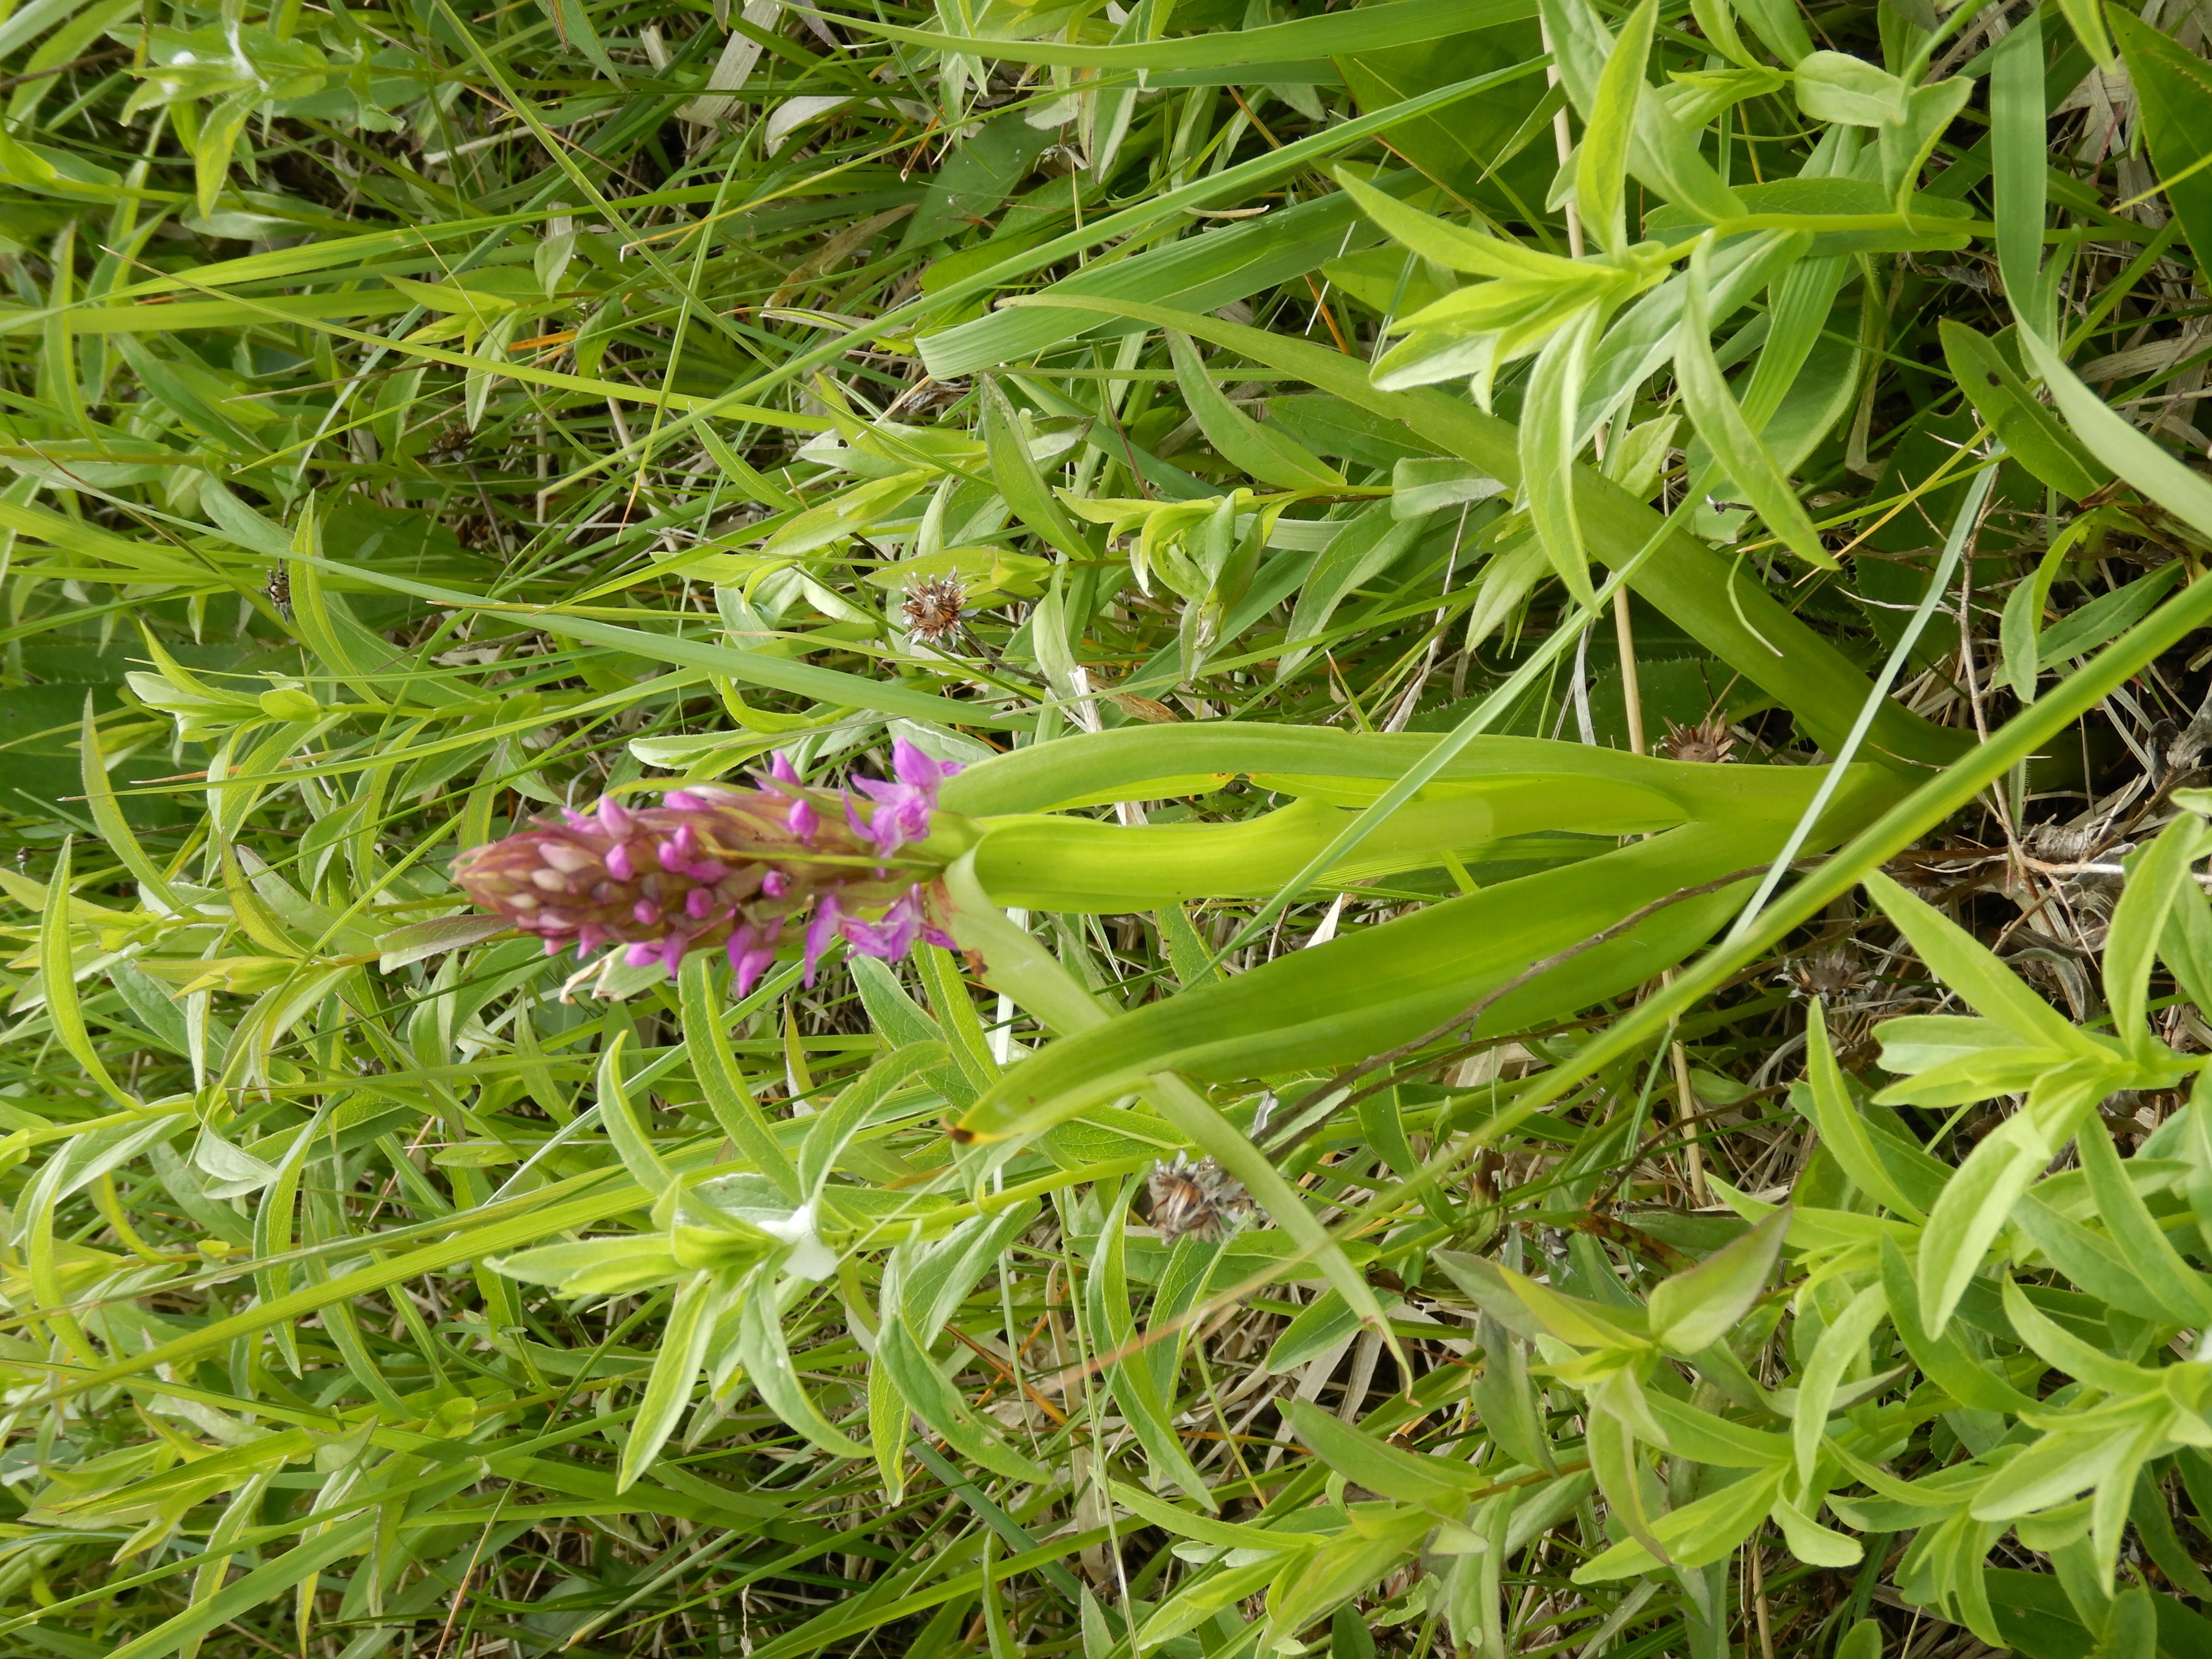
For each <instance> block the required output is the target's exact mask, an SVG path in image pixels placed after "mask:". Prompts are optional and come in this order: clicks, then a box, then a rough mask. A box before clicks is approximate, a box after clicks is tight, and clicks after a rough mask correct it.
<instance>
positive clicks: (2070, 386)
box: [2015, 312, 2212, 535]
mask: <svg viewBox="0 0 2212 1659" xmlns="http://www.w3.org/2000/svg"><path fill="white" fill-rule="evenodd" d="M2017 314H2018V313H2016V312H2015V315H2017ZM2020 343H2021V350H2022V351H2024V352H2025V353H2026V354H2027V359H2028V361H2029V362H2031V363H2033V365H2034V367H2035V372H2036V373H2037V374H2040V375H2041V376H2042V377H2043V382H2044V384H2045V386H2049V387H2050V388H2051V401H2052V402H2054V403H2055V404H2057V405H2058V412H2059V413H2060V414H2062V415H2063V416H2065V417H2066V421H2067V424H2068V425H2069V426H2070V427H2072V428H2073V429H2074V435H2075V437H2077V438H2079V439H2081V442H2082V443H2083V445H2084V446H2085V447H2087V449H2088V451H2089V453H2091V454H2093V455H2094V456H2095V457H2096V458H2097V459H2099V460H2100V461H2102V462H2103V463H2104V464H2105V465H2106V466H2108V467H2110V468H2112V471H2115V472H2117V473H2118V474H2119V475H2120V477H2123V478H2124V479H2125V480H2127V482H2128V483H2130V484H2132V485H2134V486H2135V487H2136V489H2138V490H2140V491H2142V493H2143V494H2144V495H2147V496H2148V497H2149V498H2150V499H2151V500H2152V501H2156V502H2157V503H2158V504H2159V505H2160V507H2164V508H2165V509H2166V511H2167V512H2169V513H2172V514H2173V516H2174V517H2175V518H2177V519H2179V520H2181V522H2182V523H2184V524H2185V525H2187V526H2189V527H2190V528H2191V529H2192V530H2194V531H2196V532H2197V533H2198V534H2199V535H2212V483H2207V482H2206V481H2205V480H2204V478H2203V477H2201V476H2199V475H2198V474H2197V473H2195V472H2192V471H2190V470H2189V469H2188V468H2187V467H2185V466H2184V465H2182V464H2181V463H2180V462H2179V461H2178V460H2176V459H2174V458H2173V457H2172V456H2171V455H2169V454H2167V453H2166V451H2164V450H2162V449H2160V447H2158V446H2157V445H2156V444H2154V443H2153V442H2152V441H2150V440H2149V439H2148V438H2147V437H2145V436H2144V435H2142V433H2141V432H2138V431H2137V430H2136V428H2134V427H2132V426H2130V424H2129V423H2128V422H2126V421H2124V420H2123V419H2122V418H2121V417H2120V416H2118V415H2116V414H2114V413H2113V412H2112V410H2111V409H2110V408H2109V407H2107V406H2106V403H2105V400H2104V399H2103V398H2100V397H2099V396H2098V395H2097V394H2096V393H2095V392H2092V391H2091V390H2090V389H2089V388H2088V387H2087V386H2084V385H2083V384H2082V383H2081V376H2080V375H2078V374H2075V372H2074V371H2073V370H2072V369H2070V368H2068V367H2067V366H2066V364H2065V362H2063V360H2062V359H2061V358H2060V356H2058V352H2057V348H2055V347H2054V346H2052V345H2051V343H2050V342H2049V341H2048V340H2045V338H2044V337H2042V336H2041V335H2039V334H2038V333H2037V332H2036V331H2035V329H2034V327H2033V325H2032V323H2031V322H2030V320H2029V319H2026V318H2022V319H2021V329H2020Z"/></svg>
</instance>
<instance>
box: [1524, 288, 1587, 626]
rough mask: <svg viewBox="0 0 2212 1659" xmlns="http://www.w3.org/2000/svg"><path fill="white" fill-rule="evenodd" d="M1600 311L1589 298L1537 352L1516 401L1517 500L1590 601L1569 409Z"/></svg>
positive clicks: (1564, 575)
mask: <svg viewBox="0 0 2212 1659" xmlns="http://www.w3.org/2000/svg"><path fill="white" fill-rule="evenodd" d="M1598 320H1599V319H1598V312H1597V307H1595V306H1587V307H1583V310H1582V311H1581V312H1579V313H1577V315H1576V316H1575V318H1574V319H1573V320H1572V321H1571V322H1569V323H1568V324H1567V325H1565V327H1564V328H1562V329H1560V330H1559V332H1558V333H1556V334H1554V335H1553V337H1551V340H1550V341H1549V342H1548V343H1547V344H1546V345H1545V347H1544V349H1543V350H1542V351H1541V352H1539V353H1538V354H1537V356H1536V366H1535V368H1534V370H1532V371H1531V372H1530V374H1529V376H1528V396H1527V397H1526V398H1524V399H1523V400H1522V407H1521V436H1520V451H1521V453H1520V460H1521V505H1522V507H1524V508H1526V509H1527V511H1528V520H1529V522H1530V523H1531V524H1533V525H1534V526H1535V528H1536V536H1537V539H1538V540H1540V541H1541V542H1542V543H1543V544H1544V552H1545V556H1547V557H1548V558H1549V559H1550V560H1551V562H1552V568H1553V569H1554V570H1556V571H1557V572H1559V580H1561V581H1562V582H1564V583H1565V585H1566V589H1567V592H1568V593H1569V594H1571V596H1572V597H1573V598H1574V599H1575V601H1576V603H1577V604H1579V605H1595V603H1596V601H1595V599H1594V598H1593V597H1592V592H1591V588H1590V579H1589V552H1588V551H1587V550H1585V549H1584V547H1583V530H1582V523H1581V520H1579V518H1578V517H1577V514H1576V512H1575V455H1576V452H1577V449H1578V448H1579V447H1580V446H1579V445H1578V444H1577V442H1576V441H1575V411H1576V410H1577V409H1578V408H1579V407H1580V406H1581V404H1582V396H1583V381H1584V380H1587V379H1588V378H1589V354H1590V343H1591V342H1592V341H1593V340H1594V339H1595V337H1596V336H1597V328H1598Z"/></svg>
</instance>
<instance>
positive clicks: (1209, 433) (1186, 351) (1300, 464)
mask: <svg viewBox="0 0 2212 1659" xmlns="http://www.w3.org/2000/svg"><path fill="white" fill-rule="evenodd" d="M1168 354H1169V356H1170V358H1171V359H1172V360H1173V362H1174V363H1175V373H1176V385H1177V386H1180V387H1181V388H1182V396H1183V403H1184V404H1185V406H1186V407H1188V409H1189V410H1190V412H1191V415H1192V417H1193V418H1194V419H1195V420H1196V421H1197V422H1198V429H1199V430H1200V431H1201V432H1203V433H1204V434H1205V435H1206V441H1207V442H1208V443H1210V444H1212V446H1213V450H1214V453H1216V454H1217V455H1218V456H1220V457H1221V459H1223V460H1225V461H1226V462H1228V463H1229V464H1230V465H1231V466H1233V467H1236V468H1237V470H1238V471H1242V472H1245V473H1248V474H1249V475H1250V476H1251V477H1255V478H1257V479H1258V480H1259V481H1260V482H1261V483H1268V484H1273V485H1275V486H1276V487H1277V488H1278V489H1342V488H1343V487H1344V474H1342V473H1341V472H1339V471H1337V470H1336V469H1335V468H1334V467H1333V466H1331V465H1329V464H1328V462H1327V461H1324V460H1323V459H1322V458H1321V457H1320V456H1318V455H1316V454H1315V453H1313V452H1312V451H1311V450H1310V449H1308V448H1307V447H1305V446H1304V444H1302V443H1300V442H1298V441H1297V439H1295V438H1293V437H1291V436H1290V435H1288V434H1287V433H1285V432H1284V431H1282V430H1281V429H1280V428H1277V427H1272V426H1262V425H1261V423H1260V422H1257V421H1255V420H1254V419H1253V418H1252V417H1251V416H1249V415H1247V414H1246V413H1245V412H1244V411H1243V410H1241V409H1239V408H1237V405H1236V404H1232V403H1231V402H1230V401H1229V399H1228V398H1225V397H1224V396H1223V395H1222V393H1221V388H1220V387H1219V386H1216V385H1215V384H1214V382H1213V377H1212V375H1211V374H1207V373H1206V364H1205V362H1204V361H1203V360H1201V359H1200V356H1199V355H1198V348H1197V347H1196V346H1194V345H1193V344H1192V343H1191V340H1190V337H1189V336H1188V335H1187V334H1170V335H1169V336H1168Z"/></svg>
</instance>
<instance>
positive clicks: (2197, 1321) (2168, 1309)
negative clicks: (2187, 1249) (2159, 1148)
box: [2074, 1115, 2212, 1327]
mask: <svg viewBox="0 0 2212 1659" xmlns="http://www.w3.org/2000/svg"><path fill="white" fill-rule="evenodd" d="M2074 1150H2075V1156H2076V1157H2078V1158H2080V1159H2081V1170H2082V1173H2083V1175H2084V1176H2086V1177H2087V1180H2088V1183H2089V1191H2090V1194H2091V1195H2092V1197H2093V1199H2094V1200H2095V1206H2096V1215H2097V1218H2098V1219H2099V1220H2100V1221H2102V1222H2103V1223H2104V1224H2105V1226H2106V1230H2107V1231H2109V1232H2110V1233H2111V1234H2112V1243H2114V1244H2115V1245H2116V1246H2117V1247H2118V1249H2119V1252H2120V1254H2121V1255H2122V1256H2123V1257H2124V1259H2125V1260H2126V1261H2127V1264H2128V1266H2129V1267H2130V1269H2131V1270H2132V1271H2133V1272H2134V1273H2135V1274H2136V1278H2137V1279H2139V1280H2140V1281H2141V1282H2142V1284H2144V1285H2148V1286H2150V1287H2151V1288H2152V1289H2153V1290H2154V1291H2155V1292H2156V1293H2157V1294H2158V1295H2159V1296H2160V1298H2161V1299H2162V1300H2163V1301H2164V1302H2165V1304H2166V1306H2165V1309H2164V1310H2163V1314H2162V1316H2163V1317H2164V1318H2165V1319H2166V1320H2167V1321H2169V1322H2172V1323H2173V1324H2176V1325H2197V1326H2207V1327H2212V1282H2208V1281H2207V1279H2206V1278H2205V1276H2204V1274H2203V1273H2200V1272H2198V1271H2197V1269H2196V1268H2195V1267H2191V1265H2190V1264H2189V1262H2188V1261H2187V1260H2186V1258H2185V1257H2184V1256H2183V1255H2182V1254H2181V1252H2180V1251H2179V1250H2177V1249H2174V1247H2173V1241H2172V1239H2170V1238H2168V1237H2166V1229H2164V1228H2163V1227H2161V1226H2160V1225H2159V1224H2158V1220H2157V1218H2156V1217H2154V1216H2153V1215H2152V1214H2151V1212H2150V1206H2148V1205H2147V1204H2145V1203H2144V1202H2143V1200H2142V1194H2140V1193H2138V1192H2137V1191H2136V1185H2135V1182H2132V1181H2130V1180H2129V1179H2128V1173H2127V1168H2126V1166H2125V1165H2124V1164H2123V1163H2122V1162H2121V1161H2120V1155H2119V1152H2118V1149H2117V1148H2116V1147H2115V1146H2113V1145H2112V1131H2111V1130H2109V1129H2107V1128H2106V1127H2105V1122H2104V1120H2103V1119H2102V1118H2100V1117H2097V1116H2094V1115H2092V1116H2091V1117H2090V1118H2089V1119H2088V1121H2087V1122H2085V1123H2084V1124H2083V1125H2082V1126H2081V1129H2080V1130H2079V1131H2077V1132H2076V1133H2075V1137H2074Z"/></svg>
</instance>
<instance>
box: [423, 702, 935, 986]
mask: <svg viewBox="0 0 2212 1659" xmlns="http://www.w3.org/2000/svg"><path fill="white" fill-rule="evenodd" d="M892 752H893V777H892V779H891V781H889V782H860V783H859V784H858V792H857V793H856V792H854V791H851V790H847V789H829V788H817V787H810V786H809V785H807V784H806V783H805V781H802V780H801V778H800V777H799V773H798V771H797V769H795V768H794V767H793V765H792V763H791V762H790V761H789V760H788V759H787V758H786V757H783V756H781V755H777V756H776V757H775V758H774V760H773V761H772V762H771V763H770V767H769V773H768V775H765V776H763V777H761V778H760V780H759V781H760V783H761V784H762V785H763V787H760V788H757V789H736V788H731V787H726V786H725V785H722V784H717V783H694V784H689V785H685V786H683V787H678V788H674V789H671V790H670V791H669V792H668V793H667V794H666V795H665V796H664V797H663V798H662V802H661V804H660V805H658V806H646V805H624V804H623V803H621V802H618V801H615V800H612V799H605V800H602V801H600V802H599V803H598V804H597V805H596V806H594V807H593V809H592V811H588V812H579V811H568V810H564V811H562V813H561V815H560V816H559V817H558V818H556V819H543V818H541V819H539V820H538V821H537V822H536V823H532V824H531V825H530V826H528V827H526V828H524V829H518V830H516V831H515V832H514V833H513V835H510V836H506V837H504V838H503V839H501V840H499V841H495V842H489V843H488V844H486V845H484V846H482V847H474V848H470V849H469V850H468V851H467V852H465V853H464V854H461V856H460V857H459V860H456V861H455V864H454V866H453V874H454V878H455V880H456V881H457V882H458V883H459V885H460V886H461V887H462V889H463V890H465V891H466V892H467V894H468V895H469V896H470V897H471V898H472V899H474V900H475V901H476V902H477V903H478V904H480V905H482V906H483V908H485V909H487V910H492V911H495V912H497V913H499V914H500V915H503V916H504V917H506V918H507V921H509V922H510V923H512V924H513V927H515V928H516V929H517V930H518V931H520V932H521V933H526V934H531V935H533V936H535V937H536V938H538V939H540V940H542V941H543V942H544V946H545V948H546V951H548V953H549V954H557V953H559V952H561V951H564V950H566V949H567V947H568V946H569V945H574V946H575V947H576V953H577V956H578V957H579V958H580V959H586V960H588V959H589V958H590V957H592V956H594V955H596V954H597V953H598V952H599V951H602V950H607V951H611V953H612V954H611V956H609V957H607V958H606V960H607V962H608V963H627V964H628V965H629V966H632V967H639V968H642V967H647V966H649V965H652V964H654V963H659V964H661V965H662V966H664V967H665V968H666V969H668V970H669V971H670V972H671V973H673V972H675V971H676V970H677V969H678V967H679V965H680V964H681V963H682V961H683V959H684V957H685V956H687V955H688V954H690V952H691V951H702V950H708V949H711V948H713V947H714V946H716V945H720V946H721V947H723V949H724V951H725V952H726V955H727V956H728V957H729V962H730V968H731V972H732V978H733V979H734V981H735V984H736V989H737V994H738V995H739V996H744V995H746V994H749V993H750V992H751V991H752V989H753V988H754V987H756V986H757V985H758V984H759V983H760V981H761V980H762V978H763V975H766V974H767V973H768V972H769V969H770V968H771V967H773V966H774V964H775V959H776V954H777V948H778V943H779V940H781V938H782V936H783V934H784V933H785V931H786V929H787V927H789V928H790V929H791V930H792V931H793V932H794V933H799V934H801V935H802V937H801V939H800V945H801V956H802V959H803V961H804V963H805V976H806V982H807V983H808V984H809V985H811V984H813V982H814V978H815V975H816V972H817V969H819V967H820V964H821V960H822V957H823V954H824V953H825V952H826V951H828V950H829V947H830V945H833V944H834V943H836V941H837V940H838V939H843V940H845V941H846V942H847V943H848V945H850V946H851V947H852V948H853V950H854V951H857V952H859V953H860V954H863V955H867V956H874V957H883V958H884V959H885V960H887V961H896V960H898V959H899V958H901V957H904V956H905V955H907V953H908V951H912V950H913V949H914V947H915V942H916V940H918V939H927V940H929V941H930V942H931V943H933V944H941V945H948V946H949V945H951V939H949V938H947V937H946V935H945V932H944V930H943V928H942V927H940V926H939V921H941V919H942V918H941V915H939V912H940V910H941V908H942V907H943V905H944V903H945V899H944V896H943V893H942V890H941V889H939V888H938V887H936V886H934V885H933V884H930V882H931V878H930V875H929V873H928V872H927V866H929V865H930V864H931V863H933V862H934V860H930V859H926V858H916V857H914V856H912V855H909V856H908V859H907V860H904V862H903V864H902V865H894V864H893V863H892V862H891V861H890V854H891V853H892V851H893V850H894V849H896V848H899V847H902V846H905V845H907V844H908V843H910V842H925V841H927V840H929V838H930V836H931V835H932V833H933V824H932V821H931V820H932V814H933V811H934V810H935V807H936V801H937V791H938V786H939V784H940V783H942V782H943V781H944V780H945V779H946V778H948V777H950V776H951V775H952V774H953V773H955V772H957V771H958V770H959V768H958V767H957V765H952V764H949V763H943V762H939V761H933V760H932V759H930V758H929V757H928V756H927V755H925V754H923V753H922V752H921V750H919V749H917V748H916V747H915V745H914V744H911V743H909V742H907V741H906V740H905V739H903V738H902V739H900V740H899V741H898V742H897V744H896V745H895V746H894V749H893V751H892ZM863 795H864V796H865V797H866V805H863V804H862V799H861V798H862V796H863Z"/></svg>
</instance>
